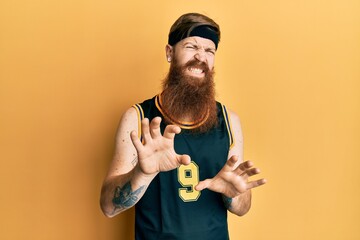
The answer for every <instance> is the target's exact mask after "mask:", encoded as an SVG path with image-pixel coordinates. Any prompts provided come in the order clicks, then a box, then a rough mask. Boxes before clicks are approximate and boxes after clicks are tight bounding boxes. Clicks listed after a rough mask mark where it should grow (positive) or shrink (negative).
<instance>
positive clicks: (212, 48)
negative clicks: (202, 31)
mask: <svg viewBox="0 0 360 240" xmlns="http://www.w3.org/2000/svg"><path fill="white" fill-rule="evenodd" d="M186 44H192V45H196V46H198V47H199V46H200V45H201V44H199V43H198V42H197V41H196V39H194V40H187V41H186V42H184V44H183V46H185V45H186ZM204 49H205V50H213V51H216V49H215V48H214V47H210V46H204Z"/></svg>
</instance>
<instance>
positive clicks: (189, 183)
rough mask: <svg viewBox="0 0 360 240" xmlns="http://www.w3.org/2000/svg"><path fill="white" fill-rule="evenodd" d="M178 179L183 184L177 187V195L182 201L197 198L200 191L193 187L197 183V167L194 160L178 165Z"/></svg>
mask: <svg viewBox="0 0 360 240" xmlns="http://www.w3.org/2000/svg"><path fill="white" fill-rule="evenodd" d="M178 181H179V183H180V184H181V185H182V186H183V188H179V196H180V198H181V199H182V200H183V201H184V202H191V201H196V200H197V199H198V198H199V196H200V192H199V191H196V190H195V188H194V187H195V186H196V185H197V184H198V183H199V167H198V165H196V163H195V162H193V161H192V162H191V163H190V164H189V165H181V166H180V167H178Z"/></svg>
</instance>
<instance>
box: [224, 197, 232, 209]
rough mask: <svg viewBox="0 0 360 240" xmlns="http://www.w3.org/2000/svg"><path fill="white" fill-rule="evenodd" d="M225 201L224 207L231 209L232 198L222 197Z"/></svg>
mask: <svg viewBox="0 0 360 240" xmlns="http://www.w3.org/2000/svg"><path fill="white" fill-rule="evenodd" d="M222 198H223V201H224V205H225V207H226V208H227V209H230V208H231V203H232V198H229V197H226V196H224V195H223V196H222Z"/></svg>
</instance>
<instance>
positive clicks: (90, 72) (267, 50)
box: [0, 0, 360, 240]
mask: <svg viewBox="0 0 360 240" xmlns="http://www.w3.org/2000/svg"><path fill="white" fill-rule="evenodd" d="M192 11H196V12H200V13H205V14H208V15H209V16H210V17H212V18H213V19H215V20H216V21H217V22H218V23H219V24H220V26H221V30H222V40H221V43H220V47H219V51H218V53H217V58H216V85H217V92H218V94H217V96H218V99H219V100H220V101H222V102H223V103H224V104H226V105H227V106H228V107H229V108H231V109H233V110H235V111H236V112H237V113H238V114H239V115H240V117H241V119H242V125H243V131H244V136H245V158H246V159H251V160H253V161H254V162H255V163H256V164H257V166H258V167H260V168H261V170H262V174H261V176H262V177H266V178H267V179H268V181H269V182H268V184H267V185H265V186H264V187H261V188H259V189H256V190H254V191H253V207H252V209H251V210H250V212H249V213H248V214H247V215H246V216H244V217H242V218H238V217H235V216H230V217H229V225H230V231H231V237H232V239H252V240H267V239H276V240H282V239H283V240H285V239H286V240H288V239H291V240H297V239H299V240H303V239H311V240H312V239H314V240H315V239H331V240H339V239H340V240H344V239H345V240H348V239H351V240H355V239H360V230H359V223H360V187H359V183H360V176H359V170H360V150H359V149H360V128H359V126H360V124H359V123H360V106H359V105H360V94H359V91H360V2H359V1H358V0H329V1H321V0H294V1H292V0H273V1H265V0H259V1H243V0H240V1H237V0H233V1H230V0H222V1H211V0H206V1H205V0H197V1H189V0H176V1H175V0H167V1H165V0H164V1H159V0H153V1H138V0H137V1H121V0H117V1H114V0H105V1H91V0H90V1H80V0H62V1H60V0H57V1H55V0H54V1H51V0H50V1H39V0H17V1H16V0H15V1H1V3H0V147H1V149H0V161H1V163H0V182H1V185H0V187H1V188H0V189H1V195H0V213H1V218H0V219H1V220H0V239H44V240H45V239H46V240H48V239H61V240H62V239H109V240H111V239H124V240H130V239H132V236H133V220H134V215H133V214H134V212H133V210H131V211H128V212H127V213H124V214H123V215H120V216H117V217H116V218H114V219H107V218H105V217H104V216H103V215H102V213H101V211H100V208H99V203H98V202H99V192H100V187H101V183H102V180H103V178H104V175H105V173H106V171H107V167H108V164H109V161H110V159H111V156H112V151H113V139H114V134H115V131H116V128H117V124H118V120H119V119H120V116H121V115H122V113H123V112H124V110H125V109H127V108H128V107H129V106H131V105H132V104H134V103H137V102H140V101H142V100H143V99H145V98H150V97H152V96H153V95H154V94H156V93H158V92H159V91H160V83H161V80H162V79H163V78H164V76H165V74H166V73H167V70H168V64H167V62H166V59H165V50H164V47H165V44H166V40H167V33H168V30H169V28H170V25H171V24H172V23H173V22H174V21H175V20H176V18H177V17H178V16H180V15H181V14H183V13H185V12H192ZM189 225H191V219H189Z"/></svg>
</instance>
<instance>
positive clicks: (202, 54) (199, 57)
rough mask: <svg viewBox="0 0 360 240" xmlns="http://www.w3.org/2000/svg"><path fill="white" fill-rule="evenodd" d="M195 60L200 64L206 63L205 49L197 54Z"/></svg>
mask: <svg viewBox="0 0 360 240" xmlns="http://www.w3.org/2000/svg"><path fill="white" fill-rule="evenodd" d="M195 59H197V60H198V61H199V62H206V56H205V51H204V49H199V50H198V51H197V53H196V54H195Z"/></svg>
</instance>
